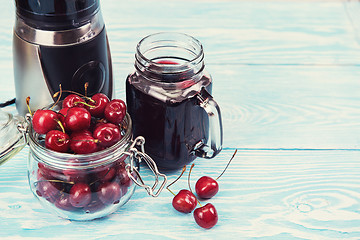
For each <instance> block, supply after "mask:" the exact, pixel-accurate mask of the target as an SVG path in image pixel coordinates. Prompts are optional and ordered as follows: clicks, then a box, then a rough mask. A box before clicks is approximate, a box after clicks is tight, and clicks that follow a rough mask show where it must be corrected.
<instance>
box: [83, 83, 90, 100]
mask: <svg viewBox="0 0 360 240" xmlns="http://www.w3.org/2000/svg"><path fill="white" fill-rule="evenodd" d="M88 87H89V82H86V83H85V84H84V88H85V97H86V96H87V89H88Z"/></svg>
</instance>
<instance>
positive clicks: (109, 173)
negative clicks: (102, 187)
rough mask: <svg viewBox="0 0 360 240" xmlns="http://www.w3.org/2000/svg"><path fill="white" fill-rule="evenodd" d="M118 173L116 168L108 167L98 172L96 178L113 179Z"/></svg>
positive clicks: (101, 179) (104, 180)
mask: <svg viewBox="0 0 360 240" xmlns="http://www.w3.org/2000/svg"><path fill="white" fill-rule="evenodd" d="M115 175H116V169H115V168H113V167H107V168H104V169H101V170H98V171H97V172H96V179H98V180H100V181H102V182H106V181H111V180H112V179H113V178H114V177H115Z"/></svg>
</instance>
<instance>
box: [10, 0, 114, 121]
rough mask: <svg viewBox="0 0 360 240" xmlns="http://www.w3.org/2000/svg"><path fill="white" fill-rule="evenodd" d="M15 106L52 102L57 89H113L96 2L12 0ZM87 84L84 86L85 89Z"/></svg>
mask: <svg viewBox="0 0 360 240" xmlns="http://www.w3.org/2000/svg"><path fill="white" fill-rule="evenodd" d="M15 4H16V21H15V27H14V37H13V60H14V80H15V90H16V107H17V110H18V112H19V113H20V114H21V115H23V114H25V113H26V112H27V106H26V98H27V97H28V96H29V97H30V107H31V109H34V110H36V109H39V108H42V107H44V106H47V105H48V104H49V103H51V102H53V101H54V99H53V95H54V93H56V92H57V91H59V90H60V87H59V85H60V84H61V88H62V89H63V90H72V91H75V92H78V93H81V94H86V95H88V96H91V95H93V94H95V93H98V92H102V93H104V94H106V95H107V96H108V97H109V98H111V97H112V93H113V79H112V66H111V56H110V51H109V44H108V39H107V35H106V30H105V24H104V21H103V18H102V15H101V11H100V3H99V0H15ZM85 85H87V87H85ZM62 96H63V98H64V97H65V96H66V91H65V92H64V94H63V95H62Z"/></svg>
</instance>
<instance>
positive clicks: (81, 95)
mask: <svg viewBox="0 0 360 240" xmlns="http://www.w3.org/2000/svg"><path fill="white" fill-rule="evenodd" d="M62 92H67V93H73V94H76V95H78V96H80V97H83V98H86V99H87V100H89V101H90V102H93V103H95V102H96V101H95V100H94V99H91V98H90V97H87V96H85V95H83V94H80V93H77V92H74V91H70V90H62ZM55 94H58V92H56V93H55ZM55 94H54V95H55Z"/></svg>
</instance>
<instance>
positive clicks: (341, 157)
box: [0, 0, 360, 239]
mask: <svg viewBox="0 0 360 240" xmlns="http://www.w3.org/2000/svg"><path fill="white" fill-rule="evenodd" d="M9 2H11V1H9ZM101 4H102V12H103V16H104V19H105V23H106V26H107V30H108V36H109V40H110V47H111V51H112V57H113V62H114V75H115V81H116V97H120V98H124V97H125V91H124V89H125V78H126V76H127V74H128V73H130V72H131V71H132V70H133V62H134V51H135V46H136V44H137V42H138V41H139V40H140V39H141V38H142V37H143V36H145V35H148V34H151V33H154V32H159V31H177V32H184V33H187V34H190V35H192V36H194V37H196V38H198V39H199V40H200V41H201V42H202V43H203V45H204V49H205V58H206V60H205V62H206V64H207V66H206V68H207V69H208V71H209V72H211V73H212V75H213V78H214V86H213V95H214V97H215V99H216V100H217V102H218V103H219V105H220V106H221V110H222V116H223V124H224V145H223V147H224V149H223V151H222V152H221V153H220V154H219V155H218V156H217V157H216V158H215V159H212V160H203V159H198V160H196V161H195V168H194V169H193V172H192V178H191V180H192V184H193V185H194V183H195V181H196V179H197V178H199V177H201V176H203V175H209V176H212V177H216V176H218V175H219V174H220V172H221V171H222V169H223V168H224V167H225V165H226V163H227V161H228V159H229V158H230V157H231V155H232V154H233V152H234V150H235V149H238V150H239V151H238V154H237V155H236V157H235V159H234V160H233V163H232V165H231V166H230V167H229V169H228V171H227V172H226V174H225V175H224V176H223V177H222V178H221V179H220V180H219V184H220V192H219V193H218V195H217V196H216V197H214V198H213V199H211V200H209V201H205V202H211V203H213V204H214V205H215V206H216V208H217V210H218V213H219V222H218V224H217V225H216V226H215V227H214V228H212V229H210V230H204V229H202V228H200V227H198V226H197V225H196V223H195V222H194V219H193V216H192V214H181V213H178V212H176V211H175V210H174V209H173V208H172V205H171V200H172V195H171V193H170V192H168V191H166V190H165V191H163V192H162V193H161V194H160V196H159V197H158V198H151V197H148V196H147V194H146V192H145V191H144V190H143V189H139V188H138V189H137V190H136V192H135V194H134V195H133V197H132V198H131V200H130V201H129V202H128V203H127V204H126V205H125V206H124V207H122V208H121V209H120V210H118V211H116V212H115V213H113V214H111V215H110V216H108V217H105V218H103V219H99V220H95V221H89V222H76V221H69V220H64V219H61V218H58V217H56V216H54V215H52V214H51V213H49V212H47V211H46V210H44V209H43V208H42V207H41V205H40V204H39V203H38V202H37V200H36V199H35V198H34V197H33V195H32V194H31V192H30V189H29V185H28V183H27V166H26V161H27V154H28V148H25V149H23V150H22V151H21V152H20V153H19V154H17V155H16V156H15V157H14V158H13V159H11V160H10V161H8V162H7V163H5V164H4V165H2V166H1V167H0V219H1V222H0V239H18V238H25V237H27V238H32V239H48V238H59V239H60V238H61V239H68V238H70V239H79V238H81V237H86V238H88V239H135V238H141V239H185V238H193V239H216V238H225V237H226V238H228V239H251V238H256V239H345V238H347V239H359V238H360V107H359V106H360V80H359V76H360V46H359V41H358V39H359V37H358V35H357V34H358V32H359V29H360V21H358V20H359V18H358V17H357V15H359V14H360V3H358V2H355V1H320V0H319V1H285V0H284V1H260V0H258V1H251V0H249V1H220V0H218V1H217V0H201V1H190V0H183V1H160V0H146V1H145V0H139V1H115V0H102V2H101ZM0 11H1V14H0V32H1V35H0V46H1V47H0V72H1V77H0V102H3V101H6V100H8V99H11V98H13V97H14V95H15V93H14V84H13V68H12V53H11V48H12V46H11V41H12V27H13V22H14V17H15V13H14V6H13V3H7V4H3V5H2V8H1V10H0ZM359 16H360V15H359ZM4 110H5V111H8V112H12V113H15V112H16V110H15V107H14V106H9V107H6V108H5V109H4ZM142 174H143V175H144V176H145V180H149V181H150V180H151V179H152V177H151V174H150V171H149V170H148V169H147V168H142ZM167 174H168V177H169V181H172V180H174V179H175V178H176V177H177V176H178V174H179V171H175V172H170V173H167ZM186 187H187V182H186V178H182V179H181V180H180V181H179V182H177V183H176V184H175V185H173V186H172V190H174V191H178V190H180V189H182V188H186ZM205 202H203V203H205Z"/></svg>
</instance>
